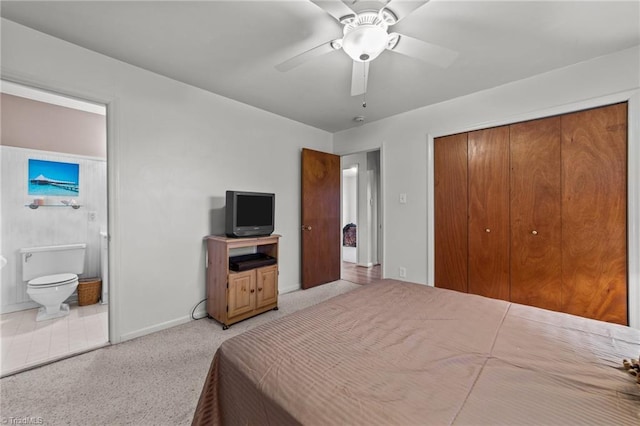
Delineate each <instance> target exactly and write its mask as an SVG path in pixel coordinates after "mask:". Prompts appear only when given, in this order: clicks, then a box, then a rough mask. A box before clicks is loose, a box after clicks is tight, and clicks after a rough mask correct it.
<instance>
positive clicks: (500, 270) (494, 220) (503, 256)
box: [468, 126, 510, 300]
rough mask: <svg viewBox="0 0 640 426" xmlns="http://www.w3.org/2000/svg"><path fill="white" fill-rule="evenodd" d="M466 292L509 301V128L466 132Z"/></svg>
mask: <svg viewBox="0 0 640 426" xmlns="http://www.w3.org/2000/svg"><path fill="white" fill-rule="evenodd" d="M468 163H469V164H468V167H469V222H468V232H469V293H474V294H480V295H482V296H487V297H493V298H496V299H503V300H509V225H510V224H509V127H508V126H503V127H495V128H492V129H486V130H478V131H475V132H470V133H469V141H468Z"/></svg>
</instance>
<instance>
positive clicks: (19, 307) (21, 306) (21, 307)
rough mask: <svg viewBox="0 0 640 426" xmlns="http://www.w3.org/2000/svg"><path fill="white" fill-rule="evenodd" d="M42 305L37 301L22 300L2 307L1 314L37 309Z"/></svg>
mask: <svg viewBox="0 0 640 426" xmlns="http://www.w3.org/2000/svg"><path fill="white" fill-rule="evenodd" d="M38 307H40V305H38V304H37V303H36V302H31V301H29V302H22V303H14V304H11V305H5V306H2V308H0V314H10V313H11V312H17V311H26V310H27V309H35V308H38Z"/></svg>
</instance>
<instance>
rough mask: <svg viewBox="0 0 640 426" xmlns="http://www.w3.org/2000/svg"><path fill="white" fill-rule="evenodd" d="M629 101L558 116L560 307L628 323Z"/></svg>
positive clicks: (585, 314)
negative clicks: (561, 287) (561, 278)
mask: <svg viewBox="0 0 640 426" xmlns="http://www.w3.org/2000/svg"><path fill="white" fill-rule="evenodd" d="M626 177H627V104H626V103H624V104H616V105H612V106H608V107H603V108H596V109H592V110H587V111H581V112H576V113H573V114H567V115H565V116H563V117H562V180H563V187H562V245H563V250H562V276H563V294H562V305H563V309H562V310H563V311H564V312H568V313H571V314H575V315H580V316H584V317H588V318H595V319H599V320H603V321H609V322H615V323H619V324H625V325H626V324H627V221H626V218H627V202H626V201H627V181H626Z"/></svg>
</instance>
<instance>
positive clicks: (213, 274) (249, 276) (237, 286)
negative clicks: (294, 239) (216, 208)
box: [204, 234, 280, 329]
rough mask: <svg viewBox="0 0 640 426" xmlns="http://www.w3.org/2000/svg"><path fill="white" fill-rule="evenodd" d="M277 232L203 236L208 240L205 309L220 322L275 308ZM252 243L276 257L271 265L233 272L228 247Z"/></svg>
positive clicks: (229, 323)
mask: <svg viewBox="0 0 640 426" xmlns="http://www.w3.org/2000/svg"><path fill="white" fill-rule="evenodd" d="M279 238H280V235H275V234H273V235H269V236H263V237H246V238H229V237H226V236H222V235H208V236H206V237H204V240H205V241H206V243H207V262H206V266H207V273H206V276H207V277H206V280H207V313H208V315H209V316H210V317H212V318H213V319H215V320H216V321H218V322H220V323H221V324H222V328H223V329H227V328H229V326H230V325H231V324H234V323H236V322H238V321H242V320H244V319H247V318H250V317H252V316H255V315H258V314H261V313H263V312H266V311H270V310H272V309H278V242H279ZM251 247H253V248H254V250H255V251H256V253H264V254H266V255H268V256H270V257H273V258H275V259H276V263H275V264H274V265H269V266H263V267H258V268H255V269H249V270H246V271H241V272H236V271H231V270H230V269H229V257H231V251H232V250H234V249H238V248H251Z"/></svg>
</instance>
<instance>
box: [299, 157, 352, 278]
mask: <svg viewBox="0 0 640 426" xmlns="http://www.w3.org/2000/svg"><path fill="white" fill-rule="evenodd" d="M341 176H342V172H341V170H340V157H339V156H337V155H333V154H328V153H326V152H320V151H313V150H311V149H306V148H304V149H303V150H302V185H301V186H302V260H301V261H302V288H303V289H307V288H311V287H315V286H317V285H320V284H325V283H328V282H332V281H336V280H339V279H340V179H341Z"/></svg>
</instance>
